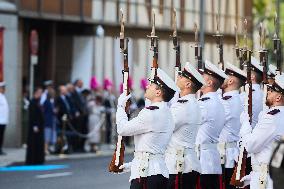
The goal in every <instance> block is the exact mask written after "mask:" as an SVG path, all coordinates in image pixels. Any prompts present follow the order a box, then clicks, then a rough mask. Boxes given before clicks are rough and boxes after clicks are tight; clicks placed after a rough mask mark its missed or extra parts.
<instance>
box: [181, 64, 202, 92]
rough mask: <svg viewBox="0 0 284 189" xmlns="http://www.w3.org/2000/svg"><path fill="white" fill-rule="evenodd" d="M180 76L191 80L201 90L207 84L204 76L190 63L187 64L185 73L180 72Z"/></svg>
mask: <svg viewBox="0 0 284 189" xmlns="http://www.w3.org/2000/svg"><path fill="white" fill-rule="evenodd" d="M179 74H181V75H182V76H184V77H186V78H188V79H190V80H191V81H192V82H194V83H195V84H196V85H197V86H198V87H199V88H201V87H202V86H203V85H204V84H205V80H204V78H203V77H202V75H201V74H200V73H199V72H198V71H197V70H196V69H195V68H194V67H193V66H192V64H190V63H189V62H186V63H185V66H184V69H183V71H180V72H179Z"/></svg>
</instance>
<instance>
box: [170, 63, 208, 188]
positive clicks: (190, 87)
mask: <svg viewBox="0 0 284 189" xmlns="http://www.w3.org/2000/svg"><path fill="white" fill-rule="evenodd" d="M203 84H205V81H204V79H203V78H202V75H201V74H200V73H199V72H198V71H197V70H196V69H195V68H194V67H193V66H192V65H191V64H190V63H188V62H187V63H186V65H185V67H184V70H183V71H181V72H180V73H179V76H178V78H177V86H178V87H179V88H180V90H181V92H180V93H179V94H180V95H179V96H180V98H179V99H178V101H177V102H175V103H173V104H172V105H171V112H172V115H173V119H174V123H175V128H174V133H173V135H172V137H171V141H170V143H169V146H168V148H167V151H166V158H165V159H166V164H167V167H168V170H169V173H170V178H169V187H168V188H169V189H175V188H180V189H182V188H184V189H185V188H195V186H196V183H197V178H198V175H199V172H200V171H201V169H200V162H199V160H198V158H197V156H196V153H195V140H196V135H197V131H198V128H199V126H200V124H201V112H200V108H199V105H198V102H197V99H196V98H195V95H196V92H197V91H198V90H199V89H200V88H201V87H202V85H203ZM177 185H179V186H180V187H178V186H177Z"/></svg>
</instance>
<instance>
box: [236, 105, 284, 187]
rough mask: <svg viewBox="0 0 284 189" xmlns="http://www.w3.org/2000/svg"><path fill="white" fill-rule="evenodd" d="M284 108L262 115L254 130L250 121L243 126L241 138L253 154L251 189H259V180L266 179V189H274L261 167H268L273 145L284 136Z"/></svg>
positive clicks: (271, 109)
mask: <svg viewBox="0 0 284 189" xmlns="http://www.w3.org/2000/svg"><path fill="white" fill-rule="evenodd" d="M283 123H284V106H277V107H273V108H270V109H269V110H268V111H267V112H265V113H263V114H261V117H259V121H258V123H257V124H256V126H255V128H254V129H252V128H251V126H250V125H249V123H248V121H245V122H244V123H243V124H242V128H241V132H240V134H241V137H242V142H243V144H244V146H245V148H246V150H247V151H248V153H251V161H252V168H253V171H252V172H251V174H250V175H251V181H250V188H251V189H259V188H261V187H260V183H259V179H260V178H261V177H263V178H264V183H265V186H264V188H266V189H272V188H273V186H272V180H271V179H270V177H269V175H268V174H265V171H261V168H260V167H261V166H264V167H267V165H268V164H269V161H270V158H271V155H272V152H273V149H274V148H273V143H274V142H275V141H278V140H280V139H281V137H282V136H283V135H284V127H283Z"/></svg>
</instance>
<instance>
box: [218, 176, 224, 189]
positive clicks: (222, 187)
mask: <svg viewBox="0 0 284 189" xmlns="http://www.w3.org/2000/svg"><path fill="white" fill-rule="evenodd" d="M219 182H220V184H219V186H220V189H225V185H224V183H223V177H222V175H220V176H219Z"/></svg>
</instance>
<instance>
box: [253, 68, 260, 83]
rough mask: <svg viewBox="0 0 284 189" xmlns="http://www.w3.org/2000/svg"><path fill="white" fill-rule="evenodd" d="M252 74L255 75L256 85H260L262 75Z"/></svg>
mask: <svg viewBox="0 0 284 189" xmlns="http://www.w3.org/2000/svg"><path fill="white" fill-rule="evenodd" d="M251 73H252V74H254V75H255V81H256V83H257V84H260V83H261V82H262V74H261V73H259V72H256V71H251Z"/></svg>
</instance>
